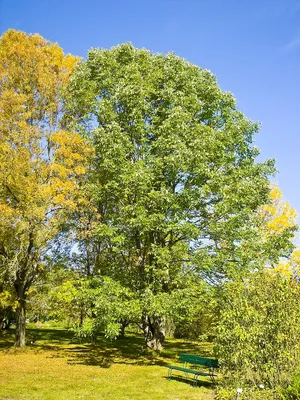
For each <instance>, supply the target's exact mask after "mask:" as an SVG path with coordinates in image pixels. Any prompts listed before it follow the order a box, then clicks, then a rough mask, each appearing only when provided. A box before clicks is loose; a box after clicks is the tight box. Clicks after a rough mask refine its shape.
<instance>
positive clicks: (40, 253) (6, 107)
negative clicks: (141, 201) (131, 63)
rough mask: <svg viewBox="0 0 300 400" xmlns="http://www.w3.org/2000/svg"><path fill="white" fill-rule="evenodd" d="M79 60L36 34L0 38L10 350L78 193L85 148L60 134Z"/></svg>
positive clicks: (1, 213)
mask: <svg viewBox="0 0 300 400" xmlns="http://www.w3.org/2000/svg"><path fill="white" fill-rule="evenodd" d="M77 61H78V59H76V58H75V57H73V56H70V55H67V56H65V55H64V53H63V51H62V49H61V48H60V47H59V46H58V45H57V44H51V43H50V42H49V41H47V40H45V39H43V38H42V37H41V36H39V35H29V36H27V35H26V34H25V33H23V32H19V31H15V30H9V31H7V32H6V33H4V34H3V36H2V37H1V39H0V274H1V277H5V279H6V281H9V282H10V283H11V285H12V287H13V288H14V291H15V296H16V302H17V307H16V313H17V317H16V340H15V345H16V346H18V347H22V346H24V345H25V320H26V297H27V293H28V290H29V288H30V287H31V285H32V283H33V282H34V281H35V280H36V279H37V278H38V277H39V275H40V274H41V273H42V272H43V269H44V268H45V267H46V265H45V263H44V262H43V260H44V257H45V254H46V253H47V251H48V249H49V247H48V245H49V243H50V240H51V239H53V238H54V237H55V236H56V235H57V234H58V232H59V229H60V228H59V227H60V224H61V222H62V221H63V220H64V219H65V217H66V213H67V212H68V211H70V210H74V209H75V207H76V201H77V198H78V196H79V182H78V179H79V177H80V176H82V175H83V174H84V172H85V165H86V158H87V156H88V155H89V148H88V146H87V145H86V143H85V140H84V139H83V138H82V137H81V136H79V135H78V134H76V133H73V132H69V131H66V130H63V129H62V127H61V124H60V121H61V118H62V116H63V102H62V97H61V91H62V89H63V87H64V86H65V85H66V83H67V81H68V78H69V75H70V73H71V71H72V70H73V67H74V66H75V64H76V62H77Z"/></svg>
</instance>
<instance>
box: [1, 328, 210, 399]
mask: <svg viewBox="0 0 300 400" xmlns="http://www.w3.org/2000/svg"><path fill="white" fill-rule="evenodd" d="M28 333H29V340H30V338H33V339H34V344H33V345H32V346H28V347H27V348H26V349H14V348H12V347H11V344H12V333H3V334H2V336H0V347H1V349H0V365H1V368H0V400H3V399H9V400H38V399H39V400H69V399H70V400H73V399H74V400H77V399H78V400H79V399H88V400H94V399H95V400H96V399H97V400H99V399H105V400H119V399H120V400H146V399H150V398H151V399H154V400H196V399H197V400H211V399H213V397H214V396H213V386H212V385H211V383H210V382H209V380H205V379H203V380H201V381H199V387H197V388H194V387H192V386H191V384H190V382H186V381H185V380H184V379H180V378H178V379H172V380H168V379H167V375H168V374H167V372H168V371H167V368H166V367H165V366H166V365H168V364H171V363H172V364H173V363H174V362H176V360H175V357H176V354H178V353H179V352H188V353H191V354H200V355H208V354H209V350H210V349H209V345H208V344H207V345H205V344H196V343H187V342H184V341H181V340H169V341H168V342H167V343H166V346H165V350H164V351H163V352H162V353H161V354H160V355H157V354H145V353H144V351H143V339H142V338H141V337H139V336H138V335H129V336H128V337H127V338H125V339H122V340H116V341H113V342H111V341H107V340H105V339H101V340H99V341H98V342H97V345H94V346H92V345H89V344H79V343H74V342H72V337H71V336H70V334H69V332H67V331H64V330H50V329H49V330H47V329H31V330H29V332H28Z"/></svg>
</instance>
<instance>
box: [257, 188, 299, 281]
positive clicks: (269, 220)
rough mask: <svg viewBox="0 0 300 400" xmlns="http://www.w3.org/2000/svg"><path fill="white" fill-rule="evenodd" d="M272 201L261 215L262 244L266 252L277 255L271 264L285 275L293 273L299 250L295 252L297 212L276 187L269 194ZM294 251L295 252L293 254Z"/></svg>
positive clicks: (263, 208) (262, 209) (262, 210)
mask: <svg viewBox="0 0 300 400" xmlns="http://www.w3.org/2000/svg"><path fill="white" fill-rule="evenodd" d="M269 198H270V201H269V203H268V204H266V205H264V206H263V207H262V208H261V210H260V213H259V217H260V219H261V226H260V227H261V230H262V235H261V237H262V242H263V245H264V249H265V251H267V252H268V253H271V252H272V251H274V252H275V254H276V249H280V251H278V252H277V260H276V259H275V261H276V262H275V263H274V262H272V261H271V262H270V265H269V266H271V265H272V267H273V269H274V270H275V271H282V272H283V273H284V274H290V273H292V269H293V265H294V264H295V262H294V259H295V258H297V254H298V252H299V251H298V250H297V249H296V250H294V245H293V239H294V234H295V232H296V230H297V224H296V217H297V213H296V211H295V210H294V209H293V208H292V207H291V206H290V204H289V203H288V202H287V201H286V200H284V199H283V195H282V192H281V190H280V189H279V188H278V187H277V186H276V185H274V186H273V187H272V188H271V190H270V194H269ZM292 251H293V252H292Z"/></svg>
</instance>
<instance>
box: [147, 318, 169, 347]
mask: <svg viewBox="0 0 300 400" xmlns="http://www.w3.org/2000/svg"><path fill="white" fill-rule="evenodd" d="M143 330H144V336H145V341H146V346H147V348H148V349H151V350H157V351H161V350H162V349H163V344H164V341H165V337H166V333H165V320H164V318H161V317H150V316H148V315H147V316H145V317H144V318H143Z"/></svg>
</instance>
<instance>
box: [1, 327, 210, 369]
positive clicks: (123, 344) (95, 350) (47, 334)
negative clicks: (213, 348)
mask: <svg viewBox="0 0 300 400" xmlns="http://www.w3.org/2000/svg"><path fill="white" fill-rule="evenodd" d="M27 343H28V350H29V351H38V352H40V351H45V352H48V355H46V356H47V357H50V358H66V359H67V360H68V361H67V362H68V364H70V365H76V364H83V365H92V366H99V367H101V368H109V367H111V365H112V364H114V363H118V364H134V365H142V366H146V365H149V366H151V365H156V366H168V365H169V364H170V363H172V364H173V363H174V362H176V360H177V356H178V354H179V353H188V354H195V355H200V356H210V355H211V354H210V345H209V344H207V343H203V344H202V343H195V342H187V341H183V340H178V339H169V340H166V342H165V346H164V350H163V351H162V352H160V353H158V352H154V351H147V350H145V342H144V338H143V336H142V335H141V334H136V333H132V332H128V333H127V335H126V337H124V338H122V339H117V340H109V339H106V338H105V337H102V336H99V337H98V339H97V342H96V344H93V345H92V344H89V343H82V342H80V341H79V340H76V339H74V334H73V333H72V332H70V331H68V330H66V329H48V328H27ZM13 344H14V330H13V329H9V330H8V331H7V332H5V333H3V332H1V335H0V349H3V350H4V349H9V348H11V347H12V346H13Z"/></svg>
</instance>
